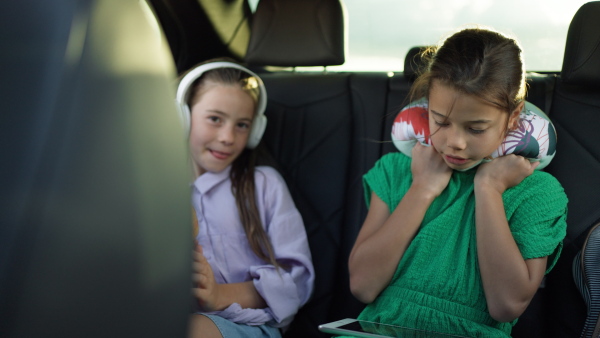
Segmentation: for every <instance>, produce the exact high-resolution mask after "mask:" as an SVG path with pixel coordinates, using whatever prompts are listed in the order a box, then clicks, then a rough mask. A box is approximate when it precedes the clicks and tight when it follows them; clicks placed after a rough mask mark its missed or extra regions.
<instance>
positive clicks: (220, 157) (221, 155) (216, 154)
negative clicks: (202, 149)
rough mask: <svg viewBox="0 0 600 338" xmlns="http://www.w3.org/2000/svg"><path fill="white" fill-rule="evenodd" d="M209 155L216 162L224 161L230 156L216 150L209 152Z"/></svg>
mask: <svg viewBox="0 0 600 338" xmlns="http://www.w3.org/2000/svg"><path fill="white" fill-rule="evenodd" d="M210 153H211V154H212V155H213V156H214V157H215V158H216V159H218V160H225V159H227V158H228V157H229V156H230V155H231V154H230V153H223V152H220V151H216V150H210Z"/></svg>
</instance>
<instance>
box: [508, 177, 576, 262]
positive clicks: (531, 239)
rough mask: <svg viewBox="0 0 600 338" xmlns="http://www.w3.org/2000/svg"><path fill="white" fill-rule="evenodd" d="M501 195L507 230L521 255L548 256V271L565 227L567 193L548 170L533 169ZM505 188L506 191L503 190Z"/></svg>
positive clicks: (525, 256) (554, 260)
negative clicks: (514, 186)
mask: <svg viewBox="0 0 600 338" xmlns="http://www.w3.org/2000/svg"><path fill="white" fill-rule="evenodd" d="M519 186H523V189H513V190H511V191H510V193H508V194H505V195H504V196H503V199H504V204H505V207H506V206H507V205H510V206H511V207H510V208H507V209H506V212H507V219H508V222H509V224H510V228H511V232H512V235H513V238H514V239H515V242H516V243H517V246H518V247H519V250H520V251H521V255H522V256H523V258H524V259H532V258H539V257H545V256H548V264H547V269H546V273H548V272H550V270H551V269H552V267H553V266H554V264H555V263H556V261H557V260H558V257H559V255H560V252H561V250H562V241H563V239H564V237H565V235H566V229H567V223H566V218H567V196H566V194H565V192H564V190H563V188H562V186H561V185H560V183H559V182H558V181H557V180H556V179H555V178H554V177H553V176H551V175H550V174H548V173H545V172H539V171H536V172H534V174H532V175H531V176H529V177H527V178H526V179H525V180H523V182H521V184H520V185H519ZM507 192H508V191H507Z"/></svg>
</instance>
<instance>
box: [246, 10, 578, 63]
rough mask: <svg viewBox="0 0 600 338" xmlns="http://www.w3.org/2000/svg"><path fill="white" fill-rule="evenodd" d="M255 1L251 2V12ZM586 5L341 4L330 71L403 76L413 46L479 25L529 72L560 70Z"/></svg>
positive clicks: (432, 41)
mask: <svg viewBox="0 0 600 338" xmlns="http://www.w3.org/2000/svg"><path fill="white" fill-rule="evenodd" d="M257 2H258V1H257V0H251V1H250V5H251V7H253V8H255V6H256V3H257ZM586 2H588V1H585V0H568V1H566V0H419V1H406V0H404V1H402V0H369V1H365V0H343V1H342V3H343V4H344V6H345V9H346V23H347V48H348V49H347V53H346V62H345V64H344V65H342V66H332V67H327V69H328V70H330V71H335V70H339V71H402V70H403V68H404V57H405V55H406V53H407V52H408V50H409V49H410V48H411V47H413V46H424V45H433V44H437V43H438V42H439V41H440V39H442V38H444V36H445V35H448V34H451V33H452V32H453V31H455V30H457V29H458V28H460V27H466V26H468V25H474V24H480V25H484V26H487V27H492V28H495V29H497V30H499V31H501V32H503V33H506V34H509V35H512V36H514V37H516V38H517V39H518V40H519V42H520V43H521V45H522V48H523V53H524V58H525V66H526V68H527V70H529V71H559V70H560V69H561V66H562V59H563V54H564V48H565V41H566V37H567V30H568V28H569V23H570V22H571V19H572V18H573V15H574V14H575V12H576V11H577V9H579V7H581V5H582V4H584V3H586Z"/></svg>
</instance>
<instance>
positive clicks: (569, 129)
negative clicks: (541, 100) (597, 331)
mask: <svg viewBox="0 0 600 338" xmlns="http://www.w3.org/2000/svg"><path fill="white" fill-rule="evenodd" d="M599 17H600V2H599V1H594V2H589V3H587V4H584V5H583V6H582V7H581V8H580V9H579V10H578V11H577V13H576V14H575V16H574V17H573V20H572V21H571V25H570V26H569V31H568V35H567V42H566V47H565V56H564V61H563V66H562V72H561V74H560V76H559V78H558V81H557V83H556V87H555V90H554V97H553V101H552V107H551V110H550V117H551V118H552V121H553V122H554V125H555V127H556V132H557V136H558V143H557V150H556V157H555V158H554V160H553V161H552V163H551V164H550V165H549V166H548V167H547V168H546V171H548V172H550V173H551V174H552V175H554V176H555V177H556V178H557V179H558V180H559V181H560V182H561V184H562V186H563V187H564V189H565V192H566V194H567V196H568V198H569V204H568V208H569V211H568V216H567V236H566V238H565V241H564V249H563V253H562V255H561V257H560V259H559V261H558V263H557V266H556V267H555V269H554V270H553V271H552V272H551V273H550V274H549V275H548V277H547V282H546V291H547V292H548V293H549V294H548V295H547V296H548V297H547V304H546V309H547V311H548V316H547V319H548V321H547V322H546V323H545V325H546V326H547V327H548V329H549V331H548V332H550V333H551V334H553V335H555V336H556V337H577V336H579V334H580V333H581V330H582V327H583V323H584V320H585V317H586V306H585V304H584V302H583V299H582V297H581V296H580V294H579V292H578V290H577V288H576V285H575V283H574V281H573V278H572V274H571V267H572V262H573V258H574V257H575V255H576V254H577V253H578V252H579V250H580V249H581V247H582V245H583V241H584V239H585V238H586V236H587V233H588V232H589V229H590V227H591V226H592V225H593V224H595V223H596V222H598V220H600V132H599V129H600V21H599V20H598V18H599Z"/></svg>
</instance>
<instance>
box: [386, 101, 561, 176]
mask: <svg viewBox="0 0 600 338" xmlns="http://www.w3.org/2000/svg"><path fill="white" fill-rule="evenodd" d="M429 135H430V133H429V113H428V101H427V99H425V98H422V99H420V100H417V101H414V102H411V103H410V104H408V105H407V106H406V107H404V108H403V109H402V110H401V111H400V113H398V115H397V116H396V118H395V119H394V124H393V126H392V141H393V142H394V145H395V146H396V148H398V150H400V152H402V153H403V154H405V155H407V156H411V154H412V148H413V147H414V146H415V144H416V143H417V141H419V142H420V143H421V144H423V145H426V146H429V145H431V139H430V138H429ZM508 154H515V155H520V156H523V157H525V158H527V159H529V160H530V161H539V162H540V164H539V165H538V166H537V168H536V170H540V169H543V168H544V167H546V166H547V165H548V163H550V161H551V160H552V158H553V157H554V155H555V154H556V130H555V129H554V125H553V124H552V122H550V119H549V118H548V116H546V114H544V112H542V111H541V110H540V109H539V108H538V107H536V106H535V105H534V104H532V103H530V102H527V101H525V105H524V106H523V110H522V111H521V114H520V115H519V122H518V127H517V128H516V129H514V130H511V131H510V132H508V134H507V135H506V138H505V139H504V141H502V143H501V144H500V147H498V149H496V151H494V153H493V154H491V156H490V157H491V158H496V157H499V156H503V155H508ZM490 160H491V159H486V160H484V161H490ZM477 164H479V163H477ZM477 164H476V165H477ZM465 170H467V169H465Z"/></svg>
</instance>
